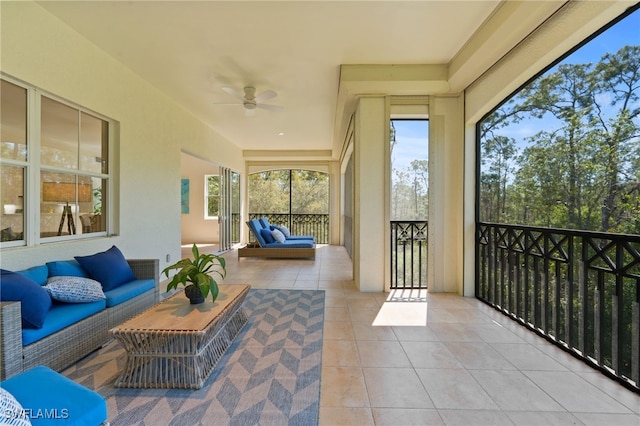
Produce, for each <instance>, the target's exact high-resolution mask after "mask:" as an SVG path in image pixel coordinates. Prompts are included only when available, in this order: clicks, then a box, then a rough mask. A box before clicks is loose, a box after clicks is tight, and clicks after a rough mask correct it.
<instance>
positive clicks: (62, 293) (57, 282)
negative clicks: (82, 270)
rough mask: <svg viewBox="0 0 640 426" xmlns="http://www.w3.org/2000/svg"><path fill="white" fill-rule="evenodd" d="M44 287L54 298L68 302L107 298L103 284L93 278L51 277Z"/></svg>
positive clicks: (94, 300) (87, 301) (86, 301)
mask: <svg viewBox="0 0 640 426" xmlns="http://www.w3.org/2000/svg"><path fill="white" fill-rule="evenodd" d="M44 288H45V289H46V290H47V291H48V292H49V296H51V298H52V299H55V300H58V301H60V302H67V303H89V302H96V301H98V300H102V299H106V296H105V295H104V292H103V291H102V285H101V284H100V283H99V282H98V281H96V280H92V279H91V278H83V277H65V276H57V277H50V278H49V279H48V280H47V285H45V286H44Z"/></svg>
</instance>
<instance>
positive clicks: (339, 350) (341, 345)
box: [322, 340, 361, 367]
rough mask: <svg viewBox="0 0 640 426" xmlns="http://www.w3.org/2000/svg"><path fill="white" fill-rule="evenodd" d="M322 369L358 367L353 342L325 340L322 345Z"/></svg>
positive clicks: (354, 343) (358, 359)
mask: <svg viewBox="0 0 640 426" xmlns="http://www.w3.org/2000/svg"><path fill="white" fill-rule="evenodd" d="M322 366H323V367H360V366H361V365H360V356H359V355H358V347H357V345H356V342H355V341H354V340H325V341H324V342H323V345H322Z"/></svg>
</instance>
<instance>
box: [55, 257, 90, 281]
mask: <svg viewBox="0 0 640 426" xmlns="http://www.w3.org/2000/svg"><path fill="white" fill-rule="evenodd" d="M47 268H48V269H49V276H50V277H83V278H88V275H87V271H85V270H84V269H83V268H82V266H80V264H79V263H78V262H76V261H75V260H56V261H55V262H47Z"/></svg>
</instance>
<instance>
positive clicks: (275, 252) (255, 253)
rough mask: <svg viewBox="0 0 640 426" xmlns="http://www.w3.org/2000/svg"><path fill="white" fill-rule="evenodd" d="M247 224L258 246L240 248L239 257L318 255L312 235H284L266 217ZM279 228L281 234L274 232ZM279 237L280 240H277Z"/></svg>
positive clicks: (311, 256)
mask: <svg viewBox="0 0 640 426" xmlns="http://www.w3.org/2000/svg"><path fill="white" fill-rule="evenodd" d="M247 226H248V227H249V229H250V230H251V233H252V234H253V236H254V237H255V239H256V241H257V243H258V246H257V247H249V246H247V247H243V248H240V249H238V257H267V258H286V259H292V258H310V259H315V257H316V244H315V239H314V237H313V236H312V235H306V236H292V235H284V233H282V232H281V231H280V229H279V228H278V227H276V226H273V225H271V224H270V223H269V221H268V220H267V219H266V218H262V219H260V220H258V219H251V220H249V221H247ZM274 230H278V232H280V234H282V235H281V236H280V235H278V234H277V233H274ZM276 238H279V240H276Z"/></svg>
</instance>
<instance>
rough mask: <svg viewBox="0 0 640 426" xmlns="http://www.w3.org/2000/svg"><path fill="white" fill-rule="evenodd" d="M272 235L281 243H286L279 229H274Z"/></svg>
mask: <svg viewBox="0 0 640 426" xmlns="http://www.w3.org/2000/svg"><path fill="white" fill-rule="evenodd" d="M271 235H273V239H274V240H276V241H277V242H279V243H284V240H285V239H286V238H285V237H284V234H283V233H282V232H280V231H279V230H278V229H274V230H273V231H271Z"/></svg>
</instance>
